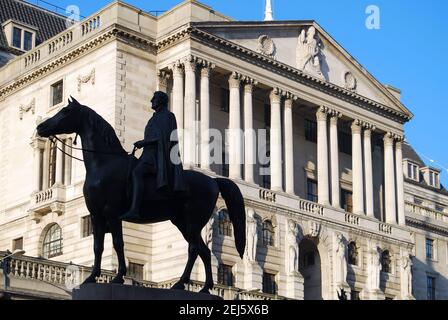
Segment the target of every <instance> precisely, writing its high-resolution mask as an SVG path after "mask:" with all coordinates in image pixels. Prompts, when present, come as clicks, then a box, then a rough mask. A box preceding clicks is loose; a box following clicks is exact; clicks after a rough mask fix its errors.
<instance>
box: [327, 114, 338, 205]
mask: <svg viewBox="0 0 448 320" xmlns="http://www.w3.org/2000/svg"><path fill="white" fill-rule="evenodd" d="M340 117H341V114H340V113H339V112H333V113H332V114H331V118H330V157H331V205H332V206H333V207H335V208H340V207H341V204H340V194H339V146H338V119H339V118H340Z"/></svg>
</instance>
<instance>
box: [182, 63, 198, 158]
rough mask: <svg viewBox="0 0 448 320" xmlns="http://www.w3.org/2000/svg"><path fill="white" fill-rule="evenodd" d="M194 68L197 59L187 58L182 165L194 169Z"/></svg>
mask: <svg viewBox="0 0 448 320" xmlns="http://www.w3.org/2000/svg"><path fill="white" fill-rule="evenodd" d="M196 66H197V59H196V58H195V57H193V56H189V57H187V58H186V59H185V61H184V67H185V114H184V121H185V122H184V164H185V166H186V167H194V166H195V165H196V163H197V161H196Z"/></svg>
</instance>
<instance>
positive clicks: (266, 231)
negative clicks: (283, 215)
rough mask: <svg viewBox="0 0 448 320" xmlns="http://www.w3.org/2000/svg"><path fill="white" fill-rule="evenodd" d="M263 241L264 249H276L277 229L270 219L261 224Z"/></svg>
mask: <svg viewBox="0 0 448 320" xmlns="http://www.w3.org/2000/svg"><path fill="white" fill-rule="evenodd" d="M261 240H262V244H263V246H264V247H275V244H276V241H275V227H274V224H273V223H272V220H270V219H265V220H264V221H263V223H262V224H261Z"/></svg>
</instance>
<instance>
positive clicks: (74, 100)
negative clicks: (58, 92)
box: [70, 96, 79, 105]
mask: <svg viewBox="0 0 448 320" xmlns="http://www.w3.org/2000/svg"><path fill="white" fill-rule="evenodd" d="M70 99H72V102H74V103H75V104H78V105H79V102H78V100H76V99H75V98H73V97H72V96H70Z"/></svg>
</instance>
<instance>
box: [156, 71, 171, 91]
mask: <svg viewBox="0 0 448 320" xmlns="http://www.w3.org/2000/svg"><path fill="white" fill-rule="evenodd" d="M157 78H158V81H157V91H162V92H165V93H167V88H168V80H169V79H170V74H169V73H168V72H166V71H164V70H159V71H158V72H157Z"/></svg>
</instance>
